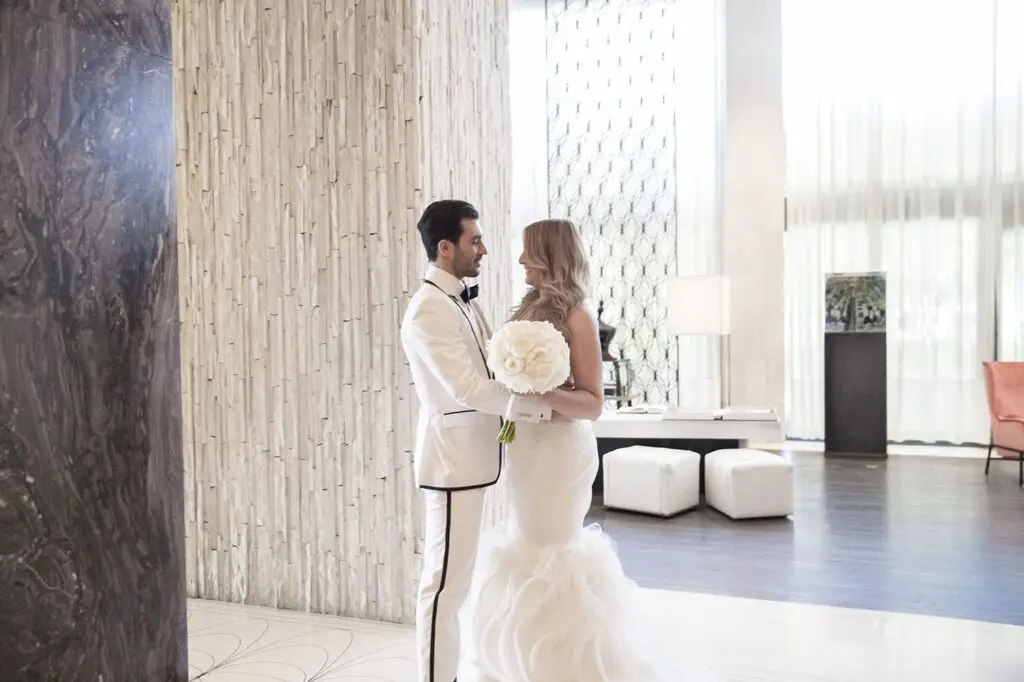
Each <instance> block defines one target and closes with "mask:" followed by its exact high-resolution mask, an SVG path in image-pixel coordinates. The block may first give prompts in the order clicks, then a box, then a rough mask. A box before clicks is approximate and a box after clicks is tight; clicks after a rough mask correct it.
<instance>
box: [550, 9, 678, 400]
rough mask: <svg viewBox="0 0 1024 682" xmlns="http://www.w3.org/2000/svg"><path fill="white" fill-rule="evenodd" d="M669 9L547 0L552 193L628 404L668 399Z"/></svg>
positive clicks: (672, 224)
mask: <svg viewBox="0 0 1024 682" xmlns="http://www.w3.org/2000/svg"><path fill="white" fill-rule="evenodd" d="M675 23H676V11H675V0H548V4H547V54H548V92H547V101H548V178H549V179H548V188H549V189H548V192H549V209H550V214H551V216H553V217H568V218H569V219H571V220H573V221H574V222H576V224H577V225H579V226H580V228H581V230H582V231H583V234H584V237H585V239H586V241H587V247H588V249H589V252H590V258H591V264H592V266H593V268H594V272H593V273H592V276H593V295H594V299H595V301H599V302H602V303H603V304H604V315H603V320H604V321H605V322H607V323H608V324H611V325H613V326H615V327H617V333H616V336H615V341H614V343H613V344H612V353H613V355H617V356H618V357H620V358H621V359H623V360H626V361H627V362H628V363H629V367H630V372H631V375H632V392H631V393H632V394H631V396H630V397H631V398H632V399H633V400H634V401H639V402H647V403H668V402H670V401H673V400H674V399H675V396H676V386H677V353H676V339H675V338H674V337H673V336H671V335H670V334H668V333H667V331H666V330H665V326H664V318H665V303H664V301H663V300H662V298H663V293H662V292H663V289H664V282H665V279H666V277H668V276H670V275H672V274H674V273H675V271H676V172H675V160H676V147H675V80H676V73H675V63H676V61H675V55H674V38H675V28H676V27H675Z"/></svg>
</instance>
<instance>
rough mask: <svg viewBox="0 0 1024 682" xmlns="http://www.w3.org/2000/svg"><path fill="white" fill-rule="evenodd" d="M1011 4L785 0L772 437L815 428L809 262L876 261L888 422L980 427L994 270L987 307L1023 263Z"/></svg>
mask: <svg viewBox="0 0 1024 682" xmlns="http://www.w3.org/2000/svg"><path fill="white" fill-rule="evenodd" d="M1022 5H1024V3H1020V2H1017V1H1016V0H1014V1H1012V2H1011V1H1009V0H944V1H943V2H934V1H930V0H831V1H830V2H820V1H817V0H785V2H784V6H783V27H784V28H783V49H784V67H783V68H784V83H785V92H784V97H785V109H786V137H787V163H788V169H787V233H786V300H787V310H786V352H787V358H786V362H787V409H786V413H787V416H788V424H787V434H788V436H789V437H791V438H809V439H820V438H822V437H823V435H824V423H823V402H824V400H823V392H824V377H823V364H824V362H823V355H824V351H823V319H822V317H823V316H822V300H823V289H824V278H825V275H826V274H827V273H830V272H850V271H866V270H881V271H884V272H885V273H886V276H887V288H888V292H887V299H888V337H887V342H888V374H889V438H890V439H891V440H895V441H925V442H954V443H962V442H986V441H987V438H988V424H987V416H986V415H987V413H986V407H985V399H984V387H983V383H982V376H981V366H980V363H981V361H982V360H985V359H990V358H992V357H993V356H994V354H995V351H996V309H997V306H996V300H997V299H996V295H997V287H998V291H999V292H1000V296H999V300H1000V301H1001V302H1002V305H1000V306H999V307H1000V308H1002V309H1003V310H1005V309H1006V308H1007V306H1008V301H1009V300H1011V299H1012V295H1016V296H1018V298H1017V299H1016V300H1017V301H1020V297H1021V290H1020V287H1019V286H1018V284H1017V283H1019V281H1020V280H1019V275H1020V272H1019V271H1020V269H1021V265H1020V264H1021V263H1024V260H1022V259H1021V258H1019V257H1016V258H1007V257H1006V248H1005V247H1006V245H1007V244H1015V243H1016V244H1019V241H1020V240H1019V238H1018V237H1014V236H1004V235H1014V234H1016V233H1015V232H1013V230H1012V229H1011V230H1010V231H1009V232H1006V230H1007V229H1008V228H1011V226H1010V225H1008V224H1007V219H1008V218H1012V217H1014V216H1016V217H1017V218H1019V216H1020V179H1021V168H1022V162H1021V161H1022V159H1021V154H1020V127H1021V121H1022V118H1021V113H1022V107H1021V85H1022V83H1024V81H1022V80H1021V69H1020V64H1021V61H1022V60H1021V59H1020V56H1021V52H1022V49H1021V47H1020V44H1021V41H1020V40H1019V38H1017V37H1015V36H1014V35H1013V33H1014V32H1013V30H1012V29H1010V27H1011V26H1017V27H1019V26H1021V25H1022V23H1021V20H1022V19H1024V12H1022ZM1011 222H1012V221H1011ZM1018 222H1019V220H1018ZM1014 240H1016V241H1014ZM1015 267H1016V268H1017V275H1012V274H1009V273H1010V272H1011V271H1013V269H1014V268H1015ZM999 273H1002V276H1000V275H999ZM1015 276H1016V277H1017V279H1016V280H1013V279H1012V278H1013V277H1015ZM1008 278H1010V279H1009V280H1008ZM1019 310H1020V306H1019V305H1017V307H1016V308H1015V309H1014V311H1013V312H1012V313H1011V314H1010V316H1012V315H1018V316H1019V315H1020V313H1019V312H1017V311H1019ZM1003 319H1009V318H1008V317H1007V316H1006V315H1005V314H1004V315H1003ZM1017 325H1018V328H1019V326H1020V323H1019V321H1018V322H1017ZM1011 336H1012V335H1011ZM1019 336H1020V335H1018V337H1017V338H1018V339H1019ZM1000 338H1002V339H1003V341H1004V343H1007V344H1009V343H1010V342H1009V341H1008V336H1007V335H1004V334H1002V333H1001V335H1000ZM1016 344H1017V345H1016V346H1015V348H1018V349H1020V348H1021V347H1022V346H1021V343H1020V341H1019V340H1018V341H1016ZM1000 345H1001V346H1002V345H1003V344H1000ZM1006 347H1009V346H1006Z"/></svg>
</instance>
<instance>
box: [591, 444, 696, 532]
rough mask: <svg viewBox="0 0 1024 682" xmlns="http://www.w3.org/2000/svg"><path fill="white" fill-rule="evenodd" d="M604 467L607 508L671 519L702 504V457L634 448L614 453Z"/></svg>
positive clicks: (639, 446) (607, 455)
mask: <svg viewBox="0 0 1024 682" xmlns="http://www.w3.org/2000/svg"><path fill="white" fill-rule="evenodd" d="M602 462H603V465H604V506H605V507H610V508H612V509H624V510H626V511H635V512H642V513H644V514H654V515H657V516H672V515H674V514H678V513H680V512H684V511H687V510H690V509H693V508H695V507H696V506H697V505H698V504H699V503H700V455H698V454H697V453H696V452H690V451H689V450H670V449H668V448H652V447H646V446H643V445H633V446H631V447H628V448H621V449H619V450H613V451H612V452H609V453H608V454H606V455H605V456H604V458H603V460H602Z"/></svg>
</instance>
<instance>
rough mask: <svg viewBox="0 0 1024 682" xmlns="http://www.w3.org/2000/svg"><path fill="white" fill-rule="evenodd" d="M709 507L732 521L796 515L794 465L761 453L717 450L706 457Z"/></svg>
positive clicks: (706, 490) (705, 483) (776, 456)
mask: <svg viewBox="0 0 1024 682" xmlns="http://www.w3.org/2000/svg"><path fill="white" fill-rule="evenodd" d="M704 496H705V499H706V500H707V503H708V505H710V506H711V507H714V508H715V509H717V510H718V511H720V512H722V513H723V514H725V515H726V516H728V517H730V518H733V519H758V518H768V517H773V516H789V515H790V514H792V513H793V465H792V464H790V463H789V462H788V461H787V460H785V459H783V458H782V457H781V456H779V455H773V454H771V453H770V452H762V451H761V450H717V451H715V452H712V453H711V454H709V455H707V456H705V458H704Z"/></svg>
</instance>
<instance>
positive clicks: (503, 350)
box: [487, 320, 569, 445]
mask: <svg viewBox="0 0 1024 682" xmlns="http://www.w3.org/2000/svg"><path fill="white" fill-rule="evenodd" d="M487 363H488V364H489V365H490V367H491V370H492V371H493V372H494V377H495V378H496V379H497V380H498V381H499V382H501V383H502V384H503V385H504V386H505V387H506V388H507V389H509V390H510V391H512V392H513V393H518V394H524V393H547V392H548V391H553V390H554V389H556V388H558V387H559V386H561V385H562V384H563V383H565V380H566V379H568V378H569V344H567V343H566V342H565V338H564V337H563V336H562V334H561V333H560V332H559V331H558V330H557V329H556V328H555V326H554V325H553V324H551V323H550V322H535V321H531V320H516V321H514V322H509V323H507V324H505V325H504V326H503V327H501V329H499V330H498V331H497V332H496V333H495V334H494V336H493V337H492V338H491V343H490V347H489V348H488V357H487ZM513 400H514V398H513ZM511 407H512V401H511V400H510V401H509V408H510V410H511ZM511 416H512V415H511V414H507V415H506V419H505V423H504V425H502V427H501V432H500V433H498V442H499V443H502V444H506V445H507V444H508V443H511V442H512V441H513V440H515V437H516V423H515V421H514V420H513V419H511Z"/></svg>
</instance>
